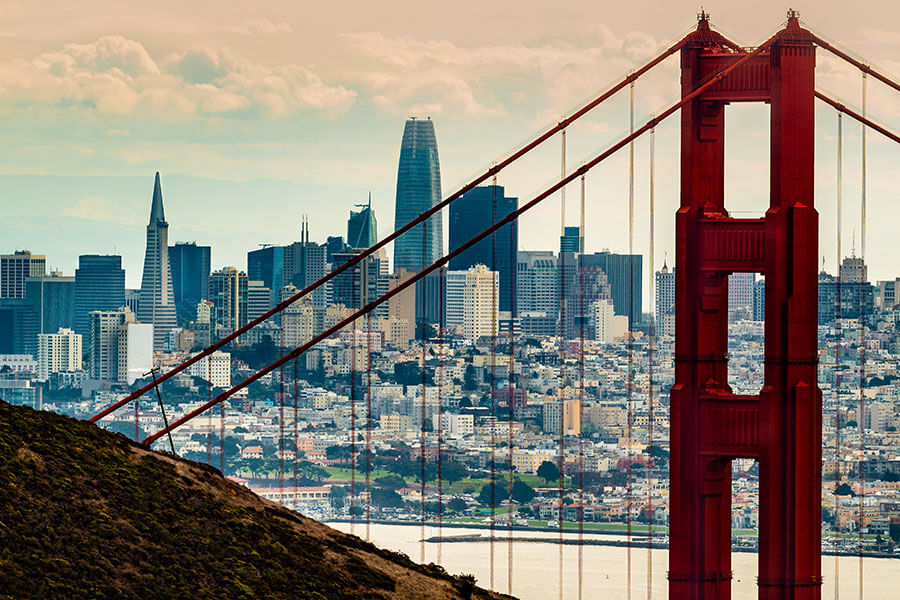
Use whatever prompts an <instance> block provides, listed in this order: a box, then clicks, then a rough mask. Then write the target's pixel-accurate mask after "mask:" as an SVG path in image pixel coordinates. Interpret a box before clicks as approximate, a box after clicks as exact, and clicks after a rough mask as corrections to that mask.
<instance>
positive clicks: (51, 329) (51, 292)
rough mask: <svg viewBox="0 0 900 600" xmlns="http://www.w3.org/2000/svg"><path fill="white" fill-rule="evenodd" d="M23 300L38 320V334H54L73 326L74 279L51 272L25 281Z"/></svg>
mask: <svg viewBox="0 0 900 600" xmlns="http://www.w3.org/2000/svg"><path fill="white" fill-rule="evenodd" d="M25 300H26V302H27V303H28V304H30V305H31V306H32V307H33V308H34V312H35V314H37V318H38V333H56V332H57V331H58V330H59V329H71V328H72V327H73V326H74V324H75V278H74V277H63V275H62V273H59V272H56V271H54V272H52V273H50V276H49V277H29V278H28V279H26V280H25Z"/></svg>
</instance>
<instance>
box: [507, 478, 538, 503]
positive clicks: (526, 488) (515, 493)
mask: <svg viewBox="0 0 900 600" xmlns="http://www.w3.org/2000/svg"><path fill="white" fill-rule="evenodd" d="M512 497H513V500H515V501H516V502H518V503H519V504H528V503H529V502H531V501H532V500H534V488H532V487H531V486H530V485H528V484H527V483H525V482H524V481H522V480H521V479H516V480H515V481H513V485H512Z"/></svg>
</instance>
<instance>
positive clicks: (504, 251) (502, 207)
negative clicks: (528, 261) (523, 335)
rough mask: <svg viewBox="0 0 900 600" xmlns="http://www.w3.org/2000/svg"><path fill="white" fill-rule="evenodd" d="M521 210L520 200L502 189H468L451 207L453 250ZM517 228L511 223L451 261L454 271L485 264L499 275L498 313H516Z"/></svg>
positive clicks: (495, 187) (451, 240)
mask: <svg viewBox="0 0 900 600" xmlns="http://www.w3.org/2000/svg"><path fill="white" fill-rule="evenodd" d="M518 207H519V199H518V198H513V197H509V196H507V195H506V193H505V190H504V188H503V186H499V185H497V186H494V185H488V186H482V187H476V188H474V189H471V190H469V191H468V192H466V193H465V194H463V195H462V196H460V197H459V198H457V199H456V200H455V201H454V202H453V203H452V204H451V205H450V209H449V210H450V251H451V252H452V251H453V250H456V249H457V248H459V247H460V246H462V245H463V244H465V243H466V242H468V241H469V240H470V239H472V238H473V237H475V236H476V235H478V234H479V233H481V232H482V231H484V230H485V229H487V228H488V227H490V226H491V225H493V224H494V223H496V222H497V221H498V220H500V219H502V218H504V217H506V216H507V215H509V213H511V212H513V211H515V210H516V209H517V208H518ZM518 240H519V236H518V227H517V225H516V222H515V221H514V222H512V223H508V224H506V225H504V226H503V227H501V228H500V229H498V230H497V232H496V233H495V234H493V235H491V236H488V237H486V238H485V239H483V240H481V241H480V242H478V243H477V244H475V245H473V246H471V247H469V248H467V249H466V250H465V251H463V252H462V253H460V254H459V255H457V256H454V257H453V258H451V259H450V265H449V268H450V270H452V271H465V270H467V269H468V268H469V267H474V266H475V265H485V266H487V267H488V268H489V269H491V270H493V271H496V272H497V273H499V276H500V290H499V291H500V300H499V302H500V304H499V310H502V311H508V312H511V313H512V314H513V315H515V314H516V264H517V258H518V257H517V255H516V253H517V251H518V243H519V242H518Z"/></svg>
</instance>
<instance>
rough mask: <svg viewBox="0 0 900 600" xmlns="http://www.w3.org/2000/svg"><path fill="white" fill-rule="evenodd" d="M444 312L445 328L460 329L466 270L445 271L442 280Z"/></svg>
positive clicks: (461, 325)
mask: <svg viewBox="0 0 900 600" xmlns="http://www.w3.org/2000/svg"><path fill="white" fill-rule="evenodd" d="M444 285H445V286H446V288H445V292H444V294H445V298H444V312H445V315H446V316H445V320H446V325H447V328H448V329H450V330H451V331H453V330H455V329H462V327H463V323H464V316H463V289H465V287H466V271H447V274H446V279H445V282H444Z"/></svg>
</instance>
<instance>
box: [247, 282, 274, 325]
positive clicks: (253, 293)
mask: <svg viewBox="0 0 900 600" xmlns="http://www.w3.org/2000/svg"><path fill="white" fill-rule="evenodd" d="M274 300H275V298H274V294H273V292H272V290H271V289H270V288H268V287H266V286H265V285H264V284H263V282H262V281H252V280H250V279H249V278H248V281H247V322H248V323H249V322H250V321H252V320H253V319H255V318H257V317H261V316H263V315H264V314H266V313H267V312H268V311H270V310H271V309H272V307H273V306H275V303H274Z"/></svg>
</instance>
